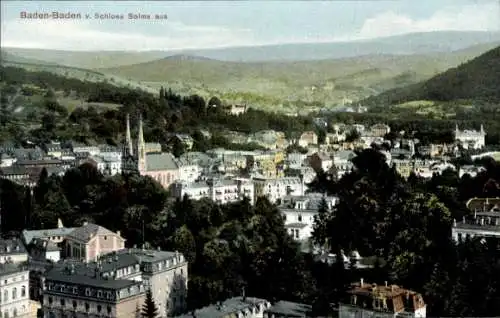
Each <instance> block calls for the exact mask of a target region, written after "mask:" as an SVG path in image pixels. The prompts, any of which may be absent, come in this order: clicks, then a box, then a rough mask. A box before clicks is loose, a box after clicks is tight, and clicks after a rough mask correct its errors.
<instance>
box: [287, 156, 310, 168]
mask: <svg viewBox="0 0 500 318" xmlns="http://www.w3.org/2000/svg"><path fill="white" fill-rule="evenodd" d="M306 159H307V154H305V153H300V152H291V153H288V154H287V155H286V159H285V166H286V168H288V169H296V168H300V167H302V166H304V163H305V161H306Z"/></svg>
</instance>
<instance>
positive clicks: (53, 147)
mask: <svg viewBox="0 0 500 318" xmlns="http://www.w3.org/2000/svg"><path fill="white" fill-rule="evenodd" d="M42 149H43V150H44V151H45V152H46V153H47V155H49V156H51V157H53V158H58V159H59V158H61V156H62V151H63V149H62V147H61V143H60V142H51V143H48V144H44V145H43V146H42Z"/></svg>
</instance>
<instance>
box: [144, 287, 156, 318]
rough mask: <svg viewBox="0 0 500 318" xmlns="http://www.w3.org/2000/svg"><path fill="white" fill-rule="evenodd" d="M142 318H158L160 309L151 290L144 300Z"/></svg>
mask: <svg viewBox="0 0 500 318" xmlns="http://www.w3.org/2000/svg"><path fill="white" fill-rule="evenodd" d="M141 315H142V317H144V318H156V317H158V307H157V306H156V304H155V301H154V299H153V294H152V293H151V290H149V289H148V291H146V299H145V300H144V305H142V312H141Z"/></svg>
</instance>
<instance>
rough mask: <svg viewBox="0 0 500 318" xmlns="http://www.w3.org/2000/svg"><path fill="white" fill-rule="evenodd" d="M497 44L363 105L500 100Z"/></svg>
mask: <svg viewBox="0 0 500 318" xmlns="http://www.w3.org/2000/svg"><path fill="white" fill-rule="evenodd" d="M499 88H500V46H498V47H496V48H494V49H492V50H490V51H488V52H486V53H484V54H482V55H480V56H478V57H476V58H474V59H472V60H470V61H468V62H466V63H464V64H462V65H460V66H458V67H455V68H451V69H449V70H447V71H445V72H443V73H441V74H439V75H436V76H434V77H432V78H430V79H429V80H427V81H424V82H420V83H417V84H413V85H409V86H405V87H402V88H396V89H392V90H388V91H386V92H384V93H382V94H380V95H377V96H374V97H370V98H367V99H366V100H364V101H363V102H364V103H365V104H367V105H391V104H399V103H404V102H408V101H418V100H432V101H459V100H469V101H485V102H500V89H499Z"/></svg>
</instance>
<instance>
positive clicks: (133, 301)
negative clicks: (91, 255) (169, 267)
mask: <svg viewBox="0 0 500 318" xmlns="http://www.w3.org/2000/svg"><path fill="white" fill-rule="evenodd" d="M144 294H145V290H144V285H143V283H142V282H141V281H135V280H128V279H106V278H105V277H104V276H103V273H102V272H101V270H100V268H99V267H95V268H93V269H90V268H78V269H77V268H76V266H75V265H72V264H65V266H64V267H62V268H61V267H55V268H53V269H52V270H50V271H48V272H47V273H46V275H45V288H44V291H43V302H42V303H43V307H42V310H43V315H44V317H48V318H62V317H77V318H80V317H82V318H83V317H96V318H97V317H103V316H106V317H116V318H122V317H123V318H139V317H140V310H141V307H142V305H143V304H144Z"/></svg>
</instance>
